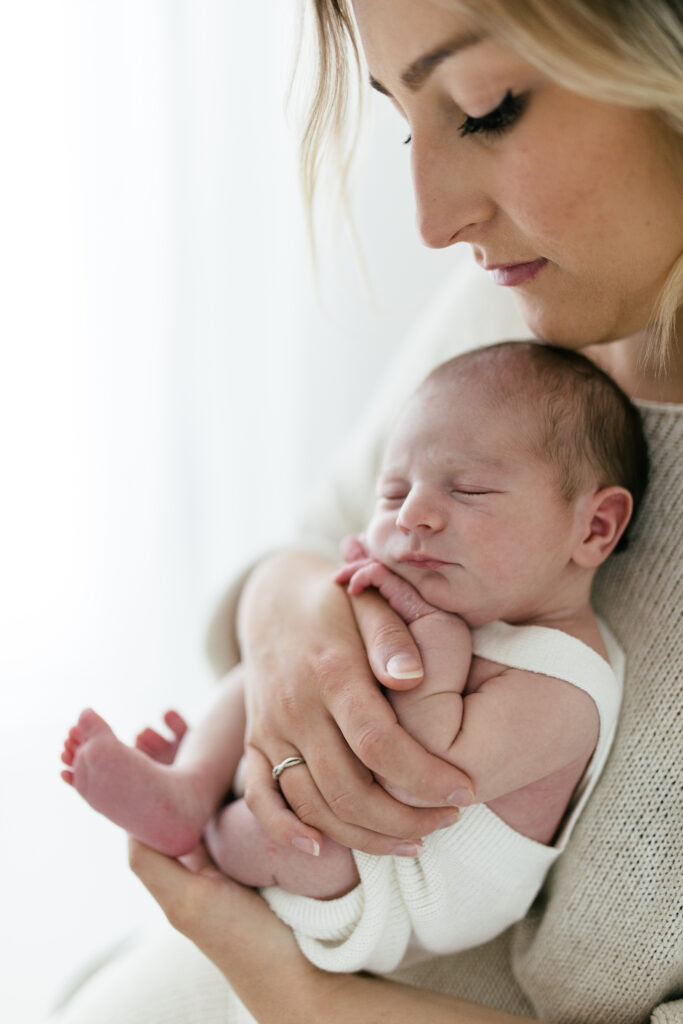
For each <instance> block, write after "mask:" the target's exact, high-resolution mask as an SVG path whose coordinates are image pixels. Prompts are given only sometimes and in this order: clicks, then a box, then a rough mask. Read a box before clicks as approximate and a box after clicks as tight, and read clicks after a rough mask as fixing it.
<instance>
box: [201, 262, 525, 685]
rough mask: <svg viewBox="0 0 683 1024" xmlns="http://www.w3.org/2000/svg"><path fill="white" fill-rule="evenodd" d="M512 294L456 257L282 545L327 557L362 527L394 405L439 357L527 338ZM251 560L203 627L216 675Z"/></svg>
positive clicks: (232, 636)
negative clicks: (455, 260) (452, 269)
mask: <svg viewBox="0 0 683 1024" xmlns="http://www.w3.org/2000/svg"><path fill="white" fill-rule="evenodd" d="M528 337H530V334H529V329H528V328H527V327H526V325H525V324H524V321H523V320H522V318H521V316H520V314H519V312H518V311H517V308H516V306H515V304H514V300H513V299H512V298H511V297H510V296H509V294H508V293H507V292H506V291H505V290H504V289H502V288H497V287H496V286H495V285H493V284H491V282H490V281H489V280H488V278H487V276H486V275H485V274H483V273H482V271H481V270H480V269H479V268H478V267H477V266H476V265H475V264H474V263H473V262H472V261H471V260H470V259H469V256H468V257H467V259H463V258H460V259H458V261H457V265H456V268H455V271H454V272H453V273H452V275H451V276H449V277H448V278H447V280H446V282H445V284H444V286H443V287H442V288H441V289H440V291H439V292H438V293H437V295H436V296H435V298H434V300H433V301H432V302H431V303H430V305H429V306H428V307H427V309H426V310H425V312H424V314H423V315H422V317H420V318H419V320H418V321H417V323H416V325H415V327H414V329H413V330H412V331H411V332H410V333H409V335H408V336H407V338H406V340H405V343H404V344H403V345H402V346H401V347H400V348H399V350H398V352H397V354H396V356H395V358H394V360H393V361H392V363H391V365H390V367H389V370H388V372H387V373H386V375H385V377H384V380H383V382H382V383H381V385H380V387H379V388H378V390H377V392H376V395H375V398H374V401H373V402H372V403H371V405H370V407H369V408H368V410H367V413H366V414H365V416H363V417H362V419H361V420H360V422H359V423H358V425H357V427H356V429H355V430H354V431H353V434H352V435H351V437H350V439H349V441H348V442H347V444H346V445H345V446H344V447H343V449H342V450H341V452H340V453H339V455H338V457H337V458H336V459H335V460H334V461H333V463H332V467H331V470H330V472H329V473H327V474H326V475H325V476H324V478H323V483H322V485H321V486H320V487H319V488H318V489H317V490H316V491H315V492H314V493H313V494H312V495H311V496H310V497H309V499H308V500H307V501H306V502H305V503H304V505H303V508H302V513H301V515H300V516H299V517H298V522H297V526H296V529H295V531H294V534H293V536H292V537H291V544H290V547H291V548H293V549H297V548H299V549H302V550H305V551H310V552H313V553H315V554H318V555H321V556H323V557H325V558H329V559H331V560H333V561H334V560H336V559H337V558H338V556H339V542H340V541H341V539H342V538H343V537H345V536H346V535H348V534H350V533H357V532H358V531H359V530H361V529H362V528H363V526H364V525H365V522H366V521H367V518H368V516H369V513H370V511H371V508H372V501H373V497H374V486H375V485H374V482H375V477H376V475H377V471H378V468H379V464H380V460H381V457H382V452H383V450H384V444H385V440H386V437H387V434H388V432H389V430H390V429H391V426H392V423H393V421H394V418H395V416H396V415H397V413H398V411H399V410H400V409H401V407H402V406H403V404H404V402H405V401H406V399H407V398H408V396H409V395H410V394H411V393H412V392H413V391H414V390H415V388H416V387H417V386H418V384H419V383H420V382H421V381H422V380H423V379H424V378H425V377H426V376H427V374H428V373H429V372H430V371H431V370H432V369H433V368H434V367H435V366H436V365H438V364H439V363H440V362H443V361H444V360H445V359H448V358H450V357H451V356H454V355H458V354H459V353H461V352H465V351H467V350H469V349H472V348H479V347H481V346H482V345H487V344H490V343H491V342H494V341H503V340H506V339H511V338H517V339H521V338H528ZM252 568H253V565H250V566H248V567H246V568H245V569H244V571H243V572H241V573H240V574H239V575H238V576H237V577H236V578H235V579H234V580H233V581H232V583H231V584H230V586H229V587H228V588H227V590H226V592H225V594H224V596H223V598H222V600H221V602H220V604H219V606H218V608H217V609H216V612H215V614H214V617H213V620H212V622H211V625H210V628H209V634H208V638H207V651H208V655H209V660H210V662H211V665H212V667H213V669H214V671H215V672H216V673H217V674H219V675H222V674H224V673H225V672H227V671H228V670H229V669H230V668H231V667H232V666H233V665H234V664H235V663H236V661H238V660H239V648H238V645H237V637H236V630H235V618H236V610H237V605H238V603H239V599H240V595H241V593H242V588H243V586H244V583H245V581H246V579H247V577H248V575H249V573H250V572H251V569H252Z"/></svg>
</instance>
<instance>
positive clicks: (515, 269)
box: [484, 258, 548, 288]
mask: <svg viewBox="0 0 683 1024" xmlns="http://www.w3.org/2000/svg"><path fill="white" fill-rule="evenodd" d="M547 262H548V261H547V260H546V259H543V258H541V259H539V260H531V262H530V263H508V264H501V265H499V266H492V267H485V268H484V269H485V270H487V271H488V273H489V274H490V275H491V280H492V281H493V283H494V284H500V285H503V287H506V288H511V287H513V286H514V285H517V284H524V282H525V281H531V280H532V279H533V278H534V277H536V274H538V273H539V272H540V271H541V270H543V267H544V266H545V265H546V263H547Z"/></svg>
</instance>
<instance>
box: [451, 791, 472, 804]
mask: <svg viewBox="0 0 683 1024" xmlns="http://www.w3.org/2000/svg"><path fill="white" fill-rule="evenodd" d="M446 803H447V804H452V805H453V807H469V806H470V804H471V803H474V793H473V792H472V790H471V789H456V790H455V792H453V793H451V795H450V796H449V797H448V799H447V800H446Z"/></svg>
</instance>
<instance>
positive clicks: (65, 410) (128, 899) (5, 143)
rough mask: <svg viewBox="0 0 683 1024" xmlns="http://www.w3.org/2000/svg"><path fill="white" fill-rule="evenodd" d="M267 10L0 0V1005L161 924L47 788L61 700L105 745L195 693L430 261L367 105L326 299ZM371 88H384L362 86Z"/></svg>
mask: <svg viewBox="0 0 683 1024" xmlns="http://www.w3.org/2000/svg"><path fill="white" fill-rule="evenodd" d="M296 7H297V5H296V4H295V3H294V2H292V3H286V2H285V0H259V2H253V3H239V4H238V3H234V2H232V3H231V2H226V0H194V2H192V0H184V2H181V0H167V2H162V0H142V2H141V0H116V2H114V0H80V2H79V0H21V2H16V0H14V2H13V0H3V2H0V97H1V98H0V132H1V136H0V138H1V145H2V159H1V161H0V271H1V279H0V280H1V284H0V289H1V290H0V295H1V298H0V345H1V347H2V372H1V374H0V452H1V456H2V477H1V479H2V483H3V495H2V502H1V505H0V507H1V508H2V512H1V513H0V514H1V516H2V524H1V525H2V529H1V531H0V537H1V540H0V543H1V545H2V547H1V561H0V572H1V574H2V584H3V586H2V603H1V606H0V615H1V619H0V628H1V630H2V643H1V645H0V672H1V673H2V688H1V690H0V693H1V694H2V696H1V697H0V700H1V701H2V715H1V716H0V758H1V759H2V768H1V773H0V778H1V779H2V782H1V785H2V793H3V806H4V812H5V813H4V826H3V840H4V841H3V842H2V844H1V848H2V855H1V856H2V863H1V864H0V871H1V875H2V879H3V882H4V883H5V887H6V890H7V893H6V895H5V897H4V901H5V902H4V906H3V917H4V921H5V927H4V928H3V929H2V933H3V938H2V942H3V948H2V950H1V955H0V991H2V993H3V997H2V1008H3V1017H5V1019H7V1020H12V1021H13V1022H15V1024H17V1022H19V1024H21V1022H23V1021H29V1020H35V1019H36V1018H37V1016H38V1015H39V1014H40V1012H41V1011H42V1010H43V1009H44V1007H45V1006H46V1005H47V1004H48V1003H49V1001H50V999H51V998H52V997H53V996H54V994H55V992H56V991H57V990H58V989H59V988H60V986H61V985H62V984H63V983H64V982H66V981H67V980H68V978H69V976H70V975H71V974H73V972H74V970H75V969H76V968H77V966H78V965H79V963H83V962H84V961H85V960H86V959H87V958H88V957H89V956H91V955H92V954H96V953H97V952H98V951H100V950H101V949H103V948H104V947H106V945H107V943H109V942H111V941H115V940H116V939H117V938H121V937H123V936H125V935H126V934H128V933H130V932H131V931H132V930H133V929H134V928H136V927H138V926H139V925H140V924H141V923H144V922H146V921H148V920H149V919H150V918H153V917H154V916H155V915H156V913H157V912H156V911H155V909H154V908H153V907H152V904H151V902H150V900H149V898H148V897H147V895H146V894H145V893H143V891H142V890H141V888H140V887H139V885H138V883H137V882H136V881H135V880H134V879H133V878H132V877H131V876H130V875H129V873H128V871H127V868H126V864H125V845H124V840H123V837H122V836H121V835H120V834H119V832H118V831H117V830H116V829H115V828H114V827H113V826H111V825H110V824H109V823H108V822H106V821H105V820H104V819H101V818H98V817H97V816H96V815H95V814H93V813H92V812H91V811H89V809H88V808H86V806H85V805H84V804H82V802H81V801H80V800H79V798H78V797H77V796H76V795H75V794H74V793H73V792H72V791H70V790H69V789H68V787H66V786H65V785H64V784H63V783H62V782H61V780H60V779H59V777H58V774H59V767H60V766H59V752H60V747H61V742H62V739H63V737H64V735H65V733H66V730H67V728H68V726H69V725H70V724H71V723H72V721H73V720H74V719H75V717H76V716H77V714H78V712H79V711H80V709H81V708H82V707H84V706H87V705H92V706H94V707H95V708H96V709H97V710H99V711H100V712H101V713H102V714H104V715H105V717H108V718H109V720H110V721H111V723H112V725H113V726H114V728H115V729H116V730H117V731H118V732H119V734H120V735H121V736H122V738H124V739H126V740H130V739H131V738H132V737H133V735H134V733H135V731H136V729H137V728H138V727H139V726H140V725H142V724H144V723H146V722H153V723H158V721H159V715H160V712H161V711H163V710H164V709H165V708H166V707H168V706H177V707H179V708H180V710H182V711H183V712H185V713H186V714H187V715H188V716H190V717H192V714H193V712H194V711H195V710H196V709H197V708H198V707H199V705H200V704H201V702H202V700H203V699H204V698H205V696H206V694H207V693H208V692H209V690H210V674H209V671H208V668H207V666H206V664H205V661H204V656H203V649H202V643H203V631H204V628H205V625H206V622H207V619H208V616H209V613H210V610H211V608H212V606H213V604H214V603H215V601H216V599H217V597H218V595H219V592H220V589H221V587H222V585H223V584H224V583H225V582H226V581H227V580H228V578H229V576H230V573H231V572H232V571H234V570H235V569H236V568H237V567H238V566H239V565H241V564H242V563H243V562H244V561H246V560H247V559H248V558H250V557H252V556H253V555H255V554H256V553H257V552H258V551H259V550H260V549H262V548H264V547H267V546H268V545H269V544H272V543H274V542H277V541H278V540H281V539H282V538H283V537H286V535H287V531H288V528H289V524H290V522H291V520H292V517H293V515H294V512H295V510H296V507H297V505H298V503H299V502H300V501H301V500H302V495H303V494H305V492H306V490H307V489H308V488H309V487H310V486H312V485H313V484H314V482H315V480H316V477H317V476H318V475H319V474H320V472H321V471H322V469H323V467H324V466H325V465H326V464H327V462H328V461H329V459H330V457H331V453H332V452H333V450H334V448H335V446H336V445H337V444H338V443H339V441H341V440H342V439H343V437H344V434H345V432H346V431H347V430H348V428H349V426H350V425H351V424H353V422H354V420H355V418H356V417H357V415H358V414H359V412H360V410H361V409H362V408H363V406H364V404H365V403H366V401H367V400H368V397H369V395H370V394H371V392H372V388H373V385H374V383H375V381H376V379H377V377H378V375H379V373H380V372H381V369H382V367H383V365H384V364H385V362H386V360H387V359H388V358H389V356H390V355H391V352H392V350H393V349H394V348H395V346H396V344H397V343H398V342H399V341H400V340H401V337H402V336H403V334H404V333H405V331H406V329H407V327H408V326H409V325H410V322H411V321H412V319H413V318H414V316H415V315H416V314H417V312H418V310H419V309H420V307H421V306H422V305H423V304H424V303H425V302H426V300H427V297H428V296H429V295H430V294H431V293H432V292H433V291H434V290H435V289H436V287H437V286H438V284H439V283H440V281H441V280H442V279H443V278H444V276H445V274H446V273H447V271H448V269H449V262H448V259H447V258H446V257H445V256H444V255H443V254H441V255H439V254H434V253H430V252H427V251H426V250H423V249H422V248H421V247H420V245H419V243H418V240H417V238H416V236H415V232H414V228H413V223H412V220H413V218H412V212H411V210H412V199H411V198H410V187H409V167H408V160H409V157H408V151H407V150H406V149H404V148H403V147H402V145H401V142H402V137H403V134H404V132H403V129H402V128H401V126H400V124H399V122H398V119H397V117H396V116H395V115H394V114H393V113H392V112H390V111H389V109H388V105H387V108H386V109H384V107H380V108H379V109H378V111H377V114H376V123H375V126H374V130H373V134H372V142H371V144H370V145H369V147H368V152H367V154H366V157H365V162H364V170H363V173H362V175H361V178H360V180H359V184H358V190H357V196H356V203H355V206H356V217H357V222H358V225H359V227H360V229H361V230H360V233H361V242H362V245H363V248H364V251H365V257H366V260H367V263H368V265H369V267H370V270H371V273H372V284H373V296H372V299H370V297H369V296H368V294H367V293H366V291H365V290H364V287H363V285H362V283H361V280H360V275H359V274H358V272H357V270H356V269H355V266H354V264H353V257H352V254H351V252H350V247H349V246H348V245H347V244H346V243H343V242H338V241H333V240H328V241H327V242H326V243H325V244H324V245H323V246H322V252H321V266H320V282H319V285H320V286H319V293H320V297H319V298H318V297H316V286H315V284H314V280H313V275H312V273H311V269H310V261H309V258H308V254H307V249H306V243H305V239H304V230H303V226H302V223H303V218H302V214H301V208H300V203H299V199H298V192H297V184H296V154H295V148H296V143H295V137H294V131H293V128H292V127H291V125H289V124H288V123H287V121H286V119H285V116H284V112H283V111H284V95H285V91H286V86H287V81H288V77H289V74H290V71H291V66H292V59H293V39H294V34H295V32H294V29H295V25H296V20H297V18H296ZM382 102H383V101H382Z"/></svg>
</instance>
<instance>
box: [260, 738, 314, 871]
mask: <svg viewBox="0 0 683 1024" xmlns="http://www.w3.org/2000/svg"><path fill="white" fill-rule="evenodd" d="M285 756H292V755H285ZM280 760H284V757H283V758H281V759H280ZM278 763H279V762H278ZM297 768H298V769H299V770H300V771H307V769H306V766H305V764H304V765H297ZM290 770H292V769H290ZM244 777H245V779H246V780H247V784H246V788H245V793H244V799H245V800H246V803H247V807H248V808H249V810H250V811H251V812H252V814H255V815H256V817H257V818H258V819H259V821H260V822H261V824H262V825H263V827H264V829H265V830H266V832H267V833H268V835H269V836H270V838H271V839H273V840H274V841H275V842H276V843H280V845H282V846H284V847H287V846H293V847H294V849H296V850H300V851H301V852H303V853H308V854H310V855H311V856H313V857H317V856H318V854H319V853H320V847H321V845H322V835H321V833H320V832H319V831H318V829H317V828H312V827H311V826H310V825H307V824H305V822H303V821H301V820H300V819H299V818H298V817H297V816H296V814H294V812H293V811H292V810H291V809H290V808H289V806H288V804H287V801H286V800H285V799H284V797H283V795H282V791H281V789H280V786H279V785H278V783H277V782H276V781H275V779H274V778H273V765H271V763H270V761H269V760H268V758H267V757H266V755H265V754H264V753H263V751H261V750H259V749H258V748H257V747H256V746H254V745H253V744H248V745H247V748H246V751H245V763H244Z"/></svg>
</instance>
